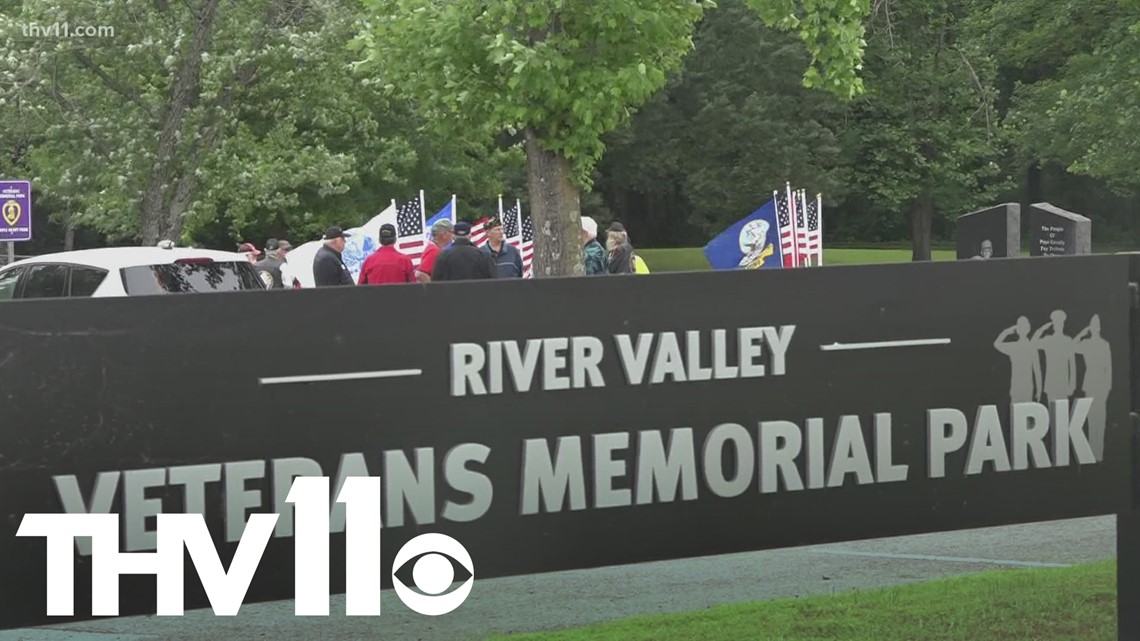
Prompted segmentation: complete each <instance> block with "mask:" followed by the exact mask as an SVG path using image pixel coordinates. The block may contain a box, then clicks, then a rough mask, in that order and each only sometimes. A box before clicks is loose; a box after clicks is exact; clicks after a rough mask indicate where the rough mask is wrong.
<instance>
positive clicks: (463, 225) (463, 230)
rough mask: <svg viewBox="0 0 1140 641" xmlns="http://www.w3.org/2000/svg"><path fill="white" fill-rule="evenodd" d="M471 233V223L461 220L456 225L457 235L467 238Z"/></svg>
mask: <svg viewBox="0 0 1140 641" xmlns="http://www.w3.org/2000/svg"><path fill="white" fill-rule="evenodd" d="M470 233H471V223H469V222H467V221H466V220H461V221H459V222H457V223H455V235H456V236H460V237H463V238H466V237H467V235H468V234H470Z"/></svg>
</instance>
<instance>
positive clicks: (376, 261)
mask: <svg viewBox="0 0 1140 641" xmlns="http://www.w3.org/2000/svg"><path fill="white" fill-rule="evenodd" d="M414 282H416V273H415V268H414V267H413V266H412V259H411V258H408V257H407V256H405V255H404V254H401V253H400V250H398V249H396V226H395V225H393V224H392V223H384V224H383V225H380V248H379V249H377V250H376V251H374V252H372V255H371V256H369V257H368V258H367V259H366V260H365V261H364V265H363V266H362V267H361V268H360V282H359V283H358V284H359V285H391V284H395V283H414Z"/></svg>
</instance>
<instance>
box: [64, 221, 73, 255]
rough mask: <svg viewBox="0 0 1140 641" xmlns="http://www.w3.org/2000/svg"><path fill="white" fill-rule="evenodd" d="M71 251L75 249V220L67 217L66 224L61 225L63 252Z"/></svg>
mask: <svg viewBox="0 0 1140 641" xmlns="http://www.w3.org/2000/svg"><path fill="white" fill-rule="evenodd" d="M73 249H75V219H74V218H72V217H71V216H68V217H67V222H65V223H64V225H63V251H65V252H69V251H72V250H73Z"/></svg>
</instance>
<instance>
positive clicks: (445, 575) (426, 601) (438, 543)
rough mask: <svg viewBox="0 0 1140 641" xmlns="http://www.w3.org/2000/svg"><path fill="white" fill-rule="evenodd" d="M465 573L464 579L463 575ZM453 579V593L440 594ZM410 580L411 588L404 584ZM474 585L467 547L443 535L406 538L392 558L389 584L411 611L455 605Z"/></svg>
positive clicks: (434, 612)
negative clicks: (455, 585) (457, 582)
mask: <svg viewBox="0 0 1140 641" xmlns="http://www.w3.org/2000/svg"><path fill="white" fill-rule="evenodd" d="M464 575H466V578H463V577H464ZM456 581H463V585H460V586H459V587H458V588H456V589H455V590H454V591H453V592H451V593H449V594H443V592H444V591H445V590H447V589H448V588H449V587H451V585H452V584H453V583H455V582H456ZM408 583H411V584H412V585H413V586H415V587H414V588H411V587H408ZM474 584H475V565H474V563H472V562H471V555H470V554H469V553H468V552H467V548H465V547H463V544H462V543H460V542H459V541H456V540H455V539H453V538H451V537H450V536H447V535H446V534H439V533H430V534H421V535H419V536H417V537H416V538H414V539H412V540H411V541H408V542H407V543H406V544H405V545H404V547H402V548H400V551H399V552H397V553H396V558H395V559H394V560H393V561H392V587H393V588H395V590H396V595H397V596H399V597H400V600H401V601H403V602H404V605H406V606H408V607H409V608H411V609H412V610H415V611H416V612H418V613H420V614H424V615H427V616H439V615H441V614H447V613H448V612H451V611H452V610H454V609H455V608H458V607H459V606H460V605H462V604H463V602H464V601H466V600H467V596H468V595H469V594H471V587H472V586H473V585H474Z"/></svg>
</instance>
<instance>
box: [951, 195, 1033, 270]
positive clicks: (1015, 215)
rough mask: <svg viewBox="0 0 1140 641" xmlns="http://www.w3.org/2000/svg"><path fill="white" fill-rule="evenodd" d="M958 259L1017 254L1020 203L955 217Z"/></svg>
mask: <svg viewBox="0 0 1140 641" xmlns="http://www.w3.org/2000/svg"><path fill="white" fill-rule="evenodd" d="M956 233H957V237H958V259H959V260H962V259H979V260H980V259H990V258H1016V257H1017V256H1018V255H1019V254H1020V253H1021V205H1019V204H1017V203H1005V204H1002V205H998V206H996V207H990V208H989V209H982V210H980V211H975V212H971V213H969V214H963V215H961V216H959V217H958V222H957V228H956Z"/></svg>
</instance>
